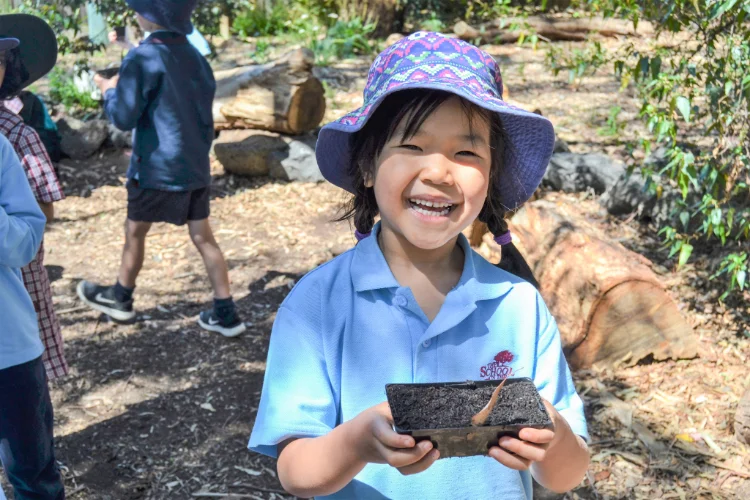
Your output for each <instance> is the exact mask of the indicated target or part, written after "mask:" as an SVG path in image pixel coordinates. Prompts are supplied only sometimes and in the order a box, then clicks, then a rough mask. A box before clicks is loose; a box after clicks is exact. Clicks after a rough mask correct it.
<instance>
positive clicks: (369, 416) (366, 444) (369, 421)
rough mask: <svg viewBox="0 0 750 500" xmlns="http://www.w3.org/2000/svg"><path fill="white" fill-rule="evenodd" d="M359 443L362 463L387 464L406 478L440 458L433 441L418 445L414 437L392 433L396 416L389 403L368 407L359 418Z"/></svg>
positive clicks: (425, 468)
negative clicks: (392, 412)
mask: <svg viewBox="0 0 750 500" xmlns="http://www.w3.org/2000/svg"><path fill="white" fill-rule="evenodd" d="M355 420H358V428H359V434H360V435H359V436H357V444H358V451H359V455H360V457H361V458H362V460H363V461H365V462H368V463H376V464H388V465H390V466H392V467H395V468H397V469H398V470H399V472H401V474H404V475H410V474H417V473H419V472H423V471H425V470H427V469H428V468H429V467H430V466H431V465H432V464H433V463H435V460H437V459H438V457H440V452H439V451H438V450H433V449H432V443H431V442H430V441H421V442H420V443H419V444H417V443H416V442H415V441H414V438H413V437H411V436H405V435H402V434H399V433H397V432H396V431H394V430H393V416H392V415H391V409H390V407H389V406H388V403H387V402H383V403H381V404H379V405H377V406H373V407H372V408H369V409H367V410H365V411H363V412H362V413H360V414H359V415H357V417H356V419H355Z"/></svg>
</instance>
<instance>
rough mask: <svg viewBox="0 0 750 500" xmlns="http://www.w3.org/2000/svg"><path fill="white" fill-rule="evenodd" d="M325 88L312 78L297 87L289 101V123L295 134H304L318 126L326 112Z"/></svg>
mask: <svg viewBox="0 0 750 500" xmlns="http://www.w3.org/2000/svg"><path fill="white" fill-rule="evenodd" d="M324 94H325V89H324V88H323V85H322V84H321V83H320V81H319V80H318V79H316V78H311V79H309V80H307V81H306V82H305V83H303V84H302V85H300V86H299V87H298V88H297V92H295V93H294V95H293V96H292V99H291V102H290V103H289V115H288V116H287V123H288V124H289V128H290V129H291V130H292V133H294V134H302V133H304V132H306V131H308V130H312V129H314V128H315V127H317V126H318V124H319V123H320V122H321V121H322V120H323V116H324V115H325V113H326V100H325V98H323V99H321V96H323V95H324Z"/></svg>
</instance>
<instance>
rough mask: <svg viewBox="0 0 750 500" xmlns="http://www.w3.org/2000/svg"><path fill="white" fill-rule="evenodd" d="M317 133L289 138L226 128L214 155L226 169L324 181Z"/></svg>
mask: <svg viewBox="0 0 750 500" xmlns="http://www.w3.org/2000/svg"><path fill="white" fill-rule="evenodd" d="M315 140H316V137H315V136H314V135H305V136H297V137H290V136H284V135H280V134H276V133H274V132H266V131H261V130H225V131H223V132H221V134H220V135H219V138H218V139H217V140H216V141H214V146H213V148H214V154H215V155H216V158H217V159H218V160H219V163H221V164H222V165H223V166H224V169H225V170H226V171H227V172H232V173H234V174H237V175H245V176H250V177H259V176H266V175H268V176H271V177H273V178H275V179H283V180H288V181H300V182H318V181H322V180H324V179H323V175H322V174H321V173H320V170H319V169H318V163H317V162H316V161H315Z"/></svg>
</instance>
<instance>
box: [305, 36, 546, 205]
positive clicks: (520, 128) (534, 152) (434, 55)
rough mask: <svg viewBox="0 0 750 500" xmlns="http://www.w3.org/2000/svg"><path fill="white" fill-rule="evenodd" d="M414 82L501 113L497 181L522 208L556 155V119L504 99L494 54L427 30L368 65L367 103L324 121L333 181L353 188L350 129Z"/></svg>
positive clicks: (324, 160) (325, 169)
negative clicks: (501, 151)
mask: <svg viewBox="0 0 750 500" xmlns="http://www.w3.org/2000/svg"><path fill="white" fill-rule="evenodd" d="M414 88H424V89H438V90H444V91H447V92H451V93H453V94H456V95H458V96H460V97H463V98H465V99H466V100H468V101H470V102H473V103H474V104H476V105H478V106H481V107H483V108H485V109H488V110H490V111H494V112H497V113H499V114H500V119H501V121H502V124H503V127H504V128H505V132H506V135H507V139H508V143H507V144H506V145H505V148H504V149H505V157H504V161H503V166H504V169H503V175H501V176H500V177H499V178H498V182H497V185H496V186H495V189H496V190H497V193H498V194H499V197H500V202H501V203H502V204H503V206H504V207H505V208H506V210H514V209H516V208H518V207H519V206H520V205H521V204H522V203H523V202H525V201H526V200H528V199H529V198H530V197H531V195H532V194H533V193H534V191H535V190H536V188H537V187H538V186H539V183H540V182H541V181H542V177H543V176H544V172H545V171H546V170H547V165H548V163H549V159H550V156H552V149H553V147H554V144H555V132H554V129H553V127H552V123H550V121H549V120H547V119H546V118H544V117H543V116H540V115H537V114H535V113H531V112H529V111H524V110H522V109H519V108H517V107H515V106H512V105H510V104H508V103H506V102H505V101H503V99H502V94H503V81H502V78H501V76H500V68H499V67H498V64H497V61H495V59H494V58H493V57H492V56H491V55H489V54H487V53H486V52H484V51H482V50H480V49H478V48H477V47H475V46H474V45H471V44H469V43H467V42H464V41H461V40H458V39H455V38H448V37H446V36H445V35H442V34H440V33H433V32H426V31H420V32H417V33H414V34H412V35H410V36H408V37H406V38H404V39H403V40H401V41H399V42H397V43H395V44H394V45H391V46H390V47H388V48H387V49H386V50H384V51H383V52H381V53H380V55H378V57H377V58H376V59H375V62H373V63H372V66H371V67H370V73H369V75H368V78H367V84H366V85H365V91H364V105H363V106H362V107H361V108H359V109H357V110H355V111H352V112H351V113H349V114H347V115H345V116H343V117H341V118H339V119H338V120H335V121H333V122H331V123H329V124H327V125H326V126H324V127H323V128H322V129H321V131H320V134H319V136H318V144H317V147H316V157H317V160H318V166H319V167H320V171H321V173H322V174H323V176H324V177H325V178H326V179H327V180H328V181H329V182H331V183H332V184H335V185H336V186H338V187H340V188H342V189H345V190H347V191H349V192H354V185H353V179H352V178H351V177H350V176H349V174H348V173H347V171H348V168H347V167H348V165H349V164H350V162H351V150H350V137H351V134H352V133H353V132H357V131H358V130H360V129H362V127H363V126H364V124H365V123H366V122H367V120H368V118H369V117H370V116H371V115H372V113H373V111H374V110H375V109H376V108H377V107H378V106H379V105H380V103H381V102H383V99H385V97H386V96H388V95H389V94H392V93H394V92H398V91H399V90H406V89H414Z"/></svg>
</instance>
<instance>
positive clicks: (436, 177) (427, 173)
mask: <svg viewBox="0 0 750 500" xmlns="http://www.w3.org/2000/svg"><path fill="white" fill-rule="evenodd" d="M419 180H421V181H422V182H429V183H431V184H441V185H451V184H453V162H451V161H450V160H449V159H448V158H446V157H445V156H444V155H441V154H433V155H429V156H427V157H425V158H424V166H423V167H422V170H421V171H420V172H419Z"/></svg>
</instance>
